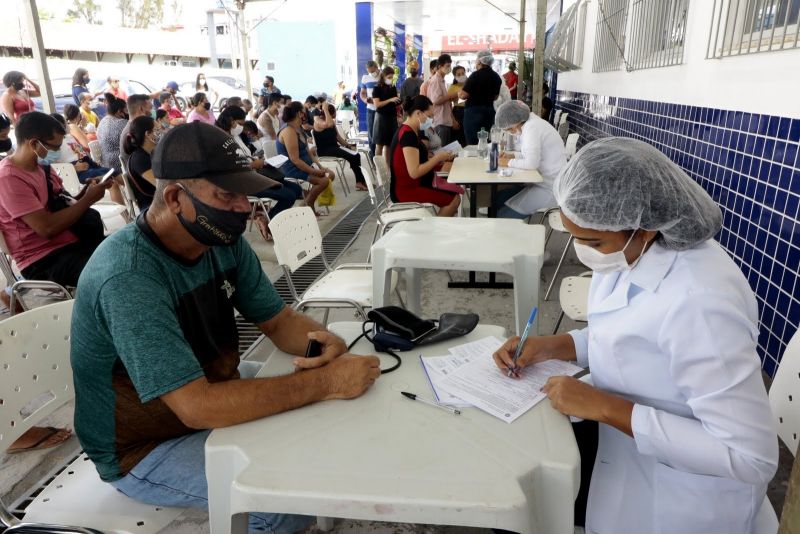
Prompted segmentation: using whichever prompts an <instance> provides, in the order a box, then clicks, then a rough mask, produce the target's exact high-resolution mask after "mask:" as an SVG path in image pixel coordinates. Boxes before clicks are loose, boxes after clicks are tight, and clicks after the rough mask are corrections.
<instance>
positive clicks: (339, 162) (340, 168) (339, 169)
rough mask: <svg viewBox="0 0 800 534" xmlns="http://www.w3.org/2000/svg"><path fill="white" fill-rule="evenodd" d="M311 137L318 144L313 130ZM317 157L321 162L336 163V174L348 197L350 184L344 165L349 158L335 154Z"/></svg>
mask: <svg viewBox="0 0 800 534" xmlns="http://www.w3.org/2000/svg"><path fill="white" fill-rule="evenodd" d="M311 137H312V138H313V139H314V144H315V145H316V144H317V137H316V135H315V133H314V131H313V130H312V132H311ZM317 157H318V158H319V161H320V163H333V164H335V165H336V169H335V170H336V176H337V177H338V178H339V181H340V182H342V191H343V192H344V196H345V197H346V196H347V195H349V194H350V184H348V183H347V180H345V174H344V170H345V167H344V166H345V164H347V160H344V159H342V158H336V157H333V156H317Z"/></svg>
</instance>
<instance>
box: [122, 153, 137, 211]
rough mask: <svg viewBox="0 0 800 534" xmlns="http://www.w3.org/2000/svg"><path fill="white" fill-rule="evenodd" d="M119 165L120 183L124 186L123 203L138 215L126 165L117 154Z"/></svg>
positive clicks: (123, 159)
mask: <svg viewBox="0 0 800 534" xmlns="http://www.w3.org/2000/svg"><path fill="white" fill-rule="evenodd" d="M119 165H120V168H121V169H122V183H123V184H124V186H125V187H123V188H122V197H123V198H124V199H125V205H126V206H127V207H128V210H129V211H130V212H131V214H133V215H138V214H139V212H140V211H141V210H140V209H139V205H138V204H137V203H136V195H135V194H134V193H133V186H132V185H131V178H130V174H128V165H127V163H126V161H125V158H123V157H122V155H121V154H120V156H119Z"/></svg>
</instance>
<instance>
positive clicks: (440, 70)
mask: <svg viewBox="0 0 800 534" xmlns="http://www.w3.org/2000/svg"><path fill="white" fill-rule="evenodd" d="M452 64H453V60H452V58H451V57H450V55H449V54H442V55H441V56H439V59H438V60H436V65H437V67H436V74H434V75H433V77H432V78H431V79H430V82H429V83H428V98H430V100H431V102H433V127H434V129H435V130H436V135H438V136H439V139H441V142H442V146H445V145H449V144H450V142H451V141H452V140H453V102H455V101H457V100H458V93H455V94H452V93H449V92H448V91H447V84H446V83H445V82H444V77H445V76H447V75H448V74H450V71H451V70H452Z"/></svg>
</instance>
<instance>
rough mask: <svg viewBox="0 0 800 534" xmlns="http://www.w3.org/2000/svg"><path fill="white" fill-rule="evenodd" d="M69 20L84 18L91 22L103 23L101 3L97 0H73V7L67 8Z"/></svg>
mask: <svg viewBox="0 0 800 534" xmlns="http://www.w3.org/2000/svg"><path fill="white" fill-rule="evenodd" d="M67 20H68V21H73V20H84V21H86V22H88V23H89V24H102V21H101V20H100V5H99V4H98V3H97V2H95V0H72V8H71V9H68V10H67Z"/></svg>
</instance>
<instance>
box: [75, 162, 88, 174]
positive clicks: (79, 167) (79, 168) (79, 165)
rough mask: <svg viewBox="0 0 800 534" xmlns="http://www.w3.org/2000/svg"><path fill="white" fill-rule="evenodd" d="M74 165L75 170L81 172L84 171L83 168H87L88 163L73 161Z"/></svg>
mask: <svg viewBox="0 0 800 534" xmlns="http://www.w3.org/2000/svg"><path fill="white" fill-rule="evenodd" d="M74 167H75V171H77V172H83V171H85V170H87V169H88V168H89V164H88V163H86V162H85V161H78V162H76V163H75V165H74Z"/></svg>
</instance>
